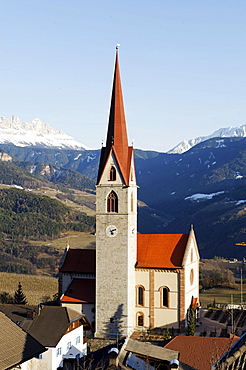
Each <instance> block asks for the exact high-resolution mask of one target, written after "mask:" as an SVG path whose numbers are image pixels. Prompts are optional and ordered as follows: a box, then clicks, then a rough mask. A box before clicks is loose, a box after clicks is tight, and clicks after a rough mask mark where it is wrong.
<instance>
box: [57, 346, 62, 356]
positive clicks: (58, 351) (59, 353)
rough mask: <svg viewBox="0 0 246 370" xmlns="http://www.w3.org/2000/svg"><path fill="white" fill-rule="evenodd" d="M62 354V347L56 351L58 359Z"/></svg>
mask: <svg viewBox="0 0 246 370" xmlns="http://www.w3.org/2000/svg"><path fill="white" fill-rule="evenodd" d="M61 353H62V349H61V347H59V348H57V350H56V357H58V356H60V355H61Z"/></svg>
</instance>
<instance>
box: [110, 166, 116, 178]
mask: <svg viewBox="0 0 246 370" xmlns="http://www.w3.org/2000/svg"><path fill="white" fill-rule="evenodd" d="M115 180H116V169H115V167H114V166H111V167H110V170H109V181H115Z"/></svg>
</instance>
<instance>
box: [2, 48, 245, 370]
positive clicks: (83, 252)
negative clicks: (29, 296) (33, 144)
mask: <svg viewBox="0 0 246 370" xmlns="http://www.w3.org/2000/svg"><path fill="white" fill-rule="evenodd" d="M133 153H134V149H133V147H132V146H129V145H128V137H127V125H126V120H125V114H124V101H123V95H122V88H121V77H120V67H119V56H118V48H117V49H116V61H115V70H114V78H113V87H112V96H111V108H110V114H109V121H108V128H107V141H106V145H105V146H104V147H103V148H102V150H101V157H100V164H99V170H98V176H97V185H96V248H95V249H75V248H70V247H69V245H68V246H67V248H66V250H65V252H64V254H63V256H62V258H61V260H60V266H59V288H58V300H57V301H56V302H54V301H53V302H51V304H48V303H47V304H45V303H43V304H39V305H38V306H28V305H26V304H25V303H26V302H25V300H24V299H20V300H19V302H18V303H15V304H1V305H0V323H1V338H0V370H4V369H23V370H28V369H29V370H31V369H34V370H35V369H37V370H38V369H48V370H56V369H64V370H65V369H67V370H79V369H81V368H82V369H97V368H100V369H106V368H112V369H115V368H119V369H121V368H122V369H126V368H130V369H135V370H137V369H139V368H141V369H148V368H150V369H155V368H161V369H184V370H185V369H187V370H188V369H197V370H207V369H214V370H215V369H228V370H232V369H244V368H246V344H245V342H246V333H245V331H246V315H245V311H244V310H243V307H242V306H239V307H234V306H233V305H232V306H231V307H214V308H213V309H212V308H211V309H204V308H201V305H200V298H199V260H200V257H199V245H198V244H197V240H196V236H195V225H194V226H193V225H191V226H190V229H189V230H187V233H180V232H179V230H178V229H177V230H176V233H173V234H171V233H170V234H154V233H152V234H144V233H141V234H139V233H138V225H137V200H138V198H137V189H138V184H137V177H136V172H135V164H134V156H133ZM64 217H65V216H64ZM67 217H71V215H69V216H67ZM87 221H88V220H87ZM71 222H72V221H71ZM73 222H74V220H73ZM22 298H23V297H22ZM228 308H229V310H228ZM225 309H227V310H225ZM244 328H245V330H244ZM236 329H237V331H236ZM235 333H236V334H237V335H236V334H235ZM238 335H239V336H238Z"/></svg>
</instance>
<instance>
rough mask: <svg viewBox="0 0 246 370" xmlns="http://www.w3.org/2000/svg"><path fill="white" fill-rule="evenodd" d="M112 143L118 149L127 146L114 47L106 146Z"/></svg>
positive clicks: (118, 71) (118, 69)
mask: <svg viewBox="0 0 246 370" xmlns="http://www.w3.org/2000/svg"><path fill="white" fill-rule="evenodd" d="M112 145H114V146H115V147H117V148H118V149H120V147H122V148H125V149H126V148H127V147H128V138H127V130H126V119H125V112H124V102H123V95H122V88H121V80H120V67H119V57H118V49H116V59H115V70H114V81H113V89H112V96H111V106H110V114H109V122H108V134H107V141H106V147H111V146H112Z"/></svg>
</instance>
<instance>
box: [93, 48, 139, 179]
mask: <svg viewBox="0 0 246 370" xmlns="http://www.w3.org/2000/svg"><path fill="white" fill-rule="evenodd" d="M111 152H113V154H114V156H115V159H116V161H117V163H118V166H119V168H120V171H121V174H122V177H123V180H124V183H125V184H126V185H129V177H130V164H131V159H132V156H133V148H132V147H129V146H128V137H127V129H126V119H125V112H124V102H123V95H122V88H121V80H120V68H119V61H118V51H116V60H115V70H114V80H113V89H112V96H111V106H110V114H109V122H108V133H107V141H106V147H103V148H102V151H101V158H100V164H99V170H98V179H97V183H99V182H100V179H101V176H102V173H103V170H104V168H105V165H106V162H107V160H108V157H109V155H110V153H111Z"/></svg>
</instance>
